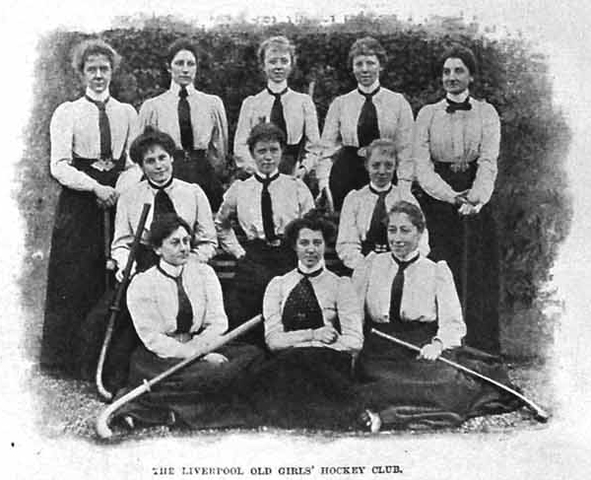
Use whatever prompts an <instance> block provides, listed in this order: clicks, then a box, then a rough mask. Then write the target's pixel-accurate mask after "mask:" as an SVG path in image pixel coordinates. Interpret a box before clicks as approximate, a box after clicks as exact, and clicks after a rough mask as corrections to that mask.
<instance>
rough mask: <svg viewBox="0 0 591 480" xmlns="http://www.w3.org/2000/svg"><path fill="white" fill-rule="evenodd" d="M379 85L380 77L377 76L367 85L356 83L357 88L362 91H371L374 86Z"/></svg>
mask: <svg viewBox="0 0 591 480" xmlns="http://www.w3.org/2000/svg"><path fill="white" fill-rule="evenodd" d="M379 86H380V79H379V78H378V79H377V80H376V81H375V82H373V83H372V84H371V85H370V86H369V87H364V86H363V85H361V84H359V83H358V84H357V88H358V89H359V90H360V91H362V92H363V93H371V92H373V91H374V90H375V89H376V88H378V87H379Z"/></svg>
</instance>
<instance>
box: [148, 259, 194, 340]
mask: <svg viewBox="0 0 591 480" xmlns="http://www.w3.org/2000/svg"><path fill="white" fill-rule="evenodd" d="M157 268H158V270H159V271H160V273H162V275H164V276H165V277H168V278H170V279H172V280H174V283H176V291H177V295H178V302H179V309H178V312H177V314H176V333H188V332H189V331H190V330H191V326H192V325H193V307H192V306H191V302H190V301H189V297H188V296H187V292H186V291H185V287H183V274H182V272H181V274H180V275H179V276H177V277H173V276H172V275H170V274H168V273H166V272H165V271H164V270H163V269H162V267H161V266H160V265H158V267H157Z"/></svg>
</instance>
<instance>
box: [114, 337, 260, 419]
mask: <svg viewBox="0 0 591 480" xmlns="http://www.w3.org/2000/svg"><path fill="white" fill-rule="evenodd" d="M216 352H217V353H220V354H222V355H224V356H226V357H227V358H228V362H227V363H224V364H219V365H214V364H211V363H208V362H204V361H196V362H194V363H192V364H191V365H189V366H188V367H186V368H184V369H183V370H180V371H179V372H177V373H175V374H174V375H172V376H170V377H169V378H167V379H165V380H163V381H162V382H160V383H159V384H157V385H155V386H154V387H152V389H151V390H150V392H147V393H145V394H143V395H142V396H140V397H138V398H137V399H135V400H133V401H132V402H130V403H128V404H127V405H125V406H124V407H123V408H122V409H121V410H120V411H118V413H117V415H118V416H122V415H130V416H132V417H134V418H135V419H136V420H137V421H139V422H140V423H142V424H147V425H163V424H167V423H171V422H172V418H173V416H172V415H171V412H173V413H174V419H175V425H177V426H180V427H186V428H195V429H197V428H224V427H227V428H230V427H241V426H252V425H255V424H257V423H258V421H257V420H256V419H254V418H253V412H252V411H251V409H250V405H249V404H248V403H247V402H245V401H243V400H242V396H243V395H244V392H246V391H247V387H246V385H247V383H246V382H248V381H249V379H250V378H251V377H252V375H253V373H252V372H254V371H257V370H258V369H259V368H260V364H261V362H262V360H263V358H264V354H263V352H262V351H261V350H259V349H257V348H256V347H254V346H252V345H246V344H241V343H238V342H236V343H231V344H228V345H225V346H223V347H221V348H219V349H218V350H216ZM180 361H182V359H178V358H160V357H158V356H157V355H155V354H154V353H152V352H150V351H148V350H147V349H146V348H145V347H144V346H143V345H141V346H139V347H138V348H137V349H136V350H135V351H134V352H133V355H132V357H131V364H130V372H129V380H128V387H127V388H126V389H124V390H122V391H121V392H119V394H118V397H120V396H122V395H124V394H125V393H127V392H128V391H130V390H131V389H133V388H135V387H137V386H139V385H140V384H142V383H143V381H144V379H145V380H150V379H152V378H154V377H156V376H157V375H159V374H161V373H163V372H164V371H166V370H167V369H169V368H171V367H173V366H174V365H176V364H177V363H179V362H180Z"/></svg>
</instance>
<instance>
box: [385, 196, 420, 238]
mask: <svg viewBox="0 0 591 480" xmlns="http://www.w3.org/2000/svg"><path fill="white" fill-rule="evenodd" d="M395 213H405V214H406V215H407V216H408V219H409V220H410V223H412V224H413V225H414V226H415V227H417V230H418V231H419V232H421V233H422V232H424V231H425V216H424V215H423V212H422V211H421V209H420V208H419V207H417V206H416V205H415V204H414V203H410V202H407V201H405V200H400V201H399V202H396V203H395V204H394V205H392V207H391V208H390V210H389V211H388V221H390V218H391V217H392V215H393V214H395Z"/></svg>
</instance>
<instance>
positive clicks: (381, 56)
mask: <svg viewBox="0 0 591 480" xmlns="http://www.w3.org/2000/svg"><path fill="white" fill-rule="evenodd" d="M385 63H386V52H385V50H384V49H383V47H382V46H381V45H380V43H379V42H378V41H377V40H375V39H374V38H371V37H365V38H361V39H359V40H357V41H356V42H355V43H354V44H353V46H352V47H351V50H350V51H349V64H350V65H351V67H352V69H353V75H354V76H355V79H356V80H357V88H356V89H355V90H353V91H351V92H349V93H347V94H345V95H341V96H340V97H337V98H336V99H335V100H334V101H333V102H332V104H331V105H330V107H329V109H328V113H327V115H326V120H325V122H324V129H323V131H322V140H321V141H322V145H323V147H324V152H323V156H324V157H325V159H327V160H329V161H328V162H327V161H326V160H325V161H323V162H322V165H320V166H318V169H317V172H318V173H317V176H318V183H319V188H320V189H321V190H322V189H323V188H324V187H326V185H327V184H328V185H329V186H330V192H331V193H332V198H333V202H334V207H335V209H336V210H340V209H341V206H342V203H343V199H344V198H345V196H346V195H347V193H349V192H350V191H351V190H354V189H358V188H361V187H363V186H364V185H367V183H368V181H369V178H368V175H367V171H366V170H365V168H364V166H363V159H362V158H361V157H360V156H359V154H358V150H359V148H361V147H366V146H367V145H369V144H370V143H371V142H372V141H373V140H375V139H376V138H390V139H392V140H394V142H395V144H396V156H397V158H398V169H397V183H398V185H399V186H400V187H401V188H402V189H403V190H406V191H408V192H410V185H411V182H412V180H413V176H414V167H413V163H412V159H411V150H412V129H413V115H412V110H411V108H410V105H409V104H408V102H407V101H406V100H405V99H404V97H403V96H402V95H401V94H400V93H396V92H393V91H391V90H388V89H387V88H384V87H382V86H381V85H380V72H381V70H382V69H383V66H384V65H385ZM331 157H332V158H334V164H333V165H332V166H331V163H330V158H331ZM331 167H332V168H331Z"/></svg>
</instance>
